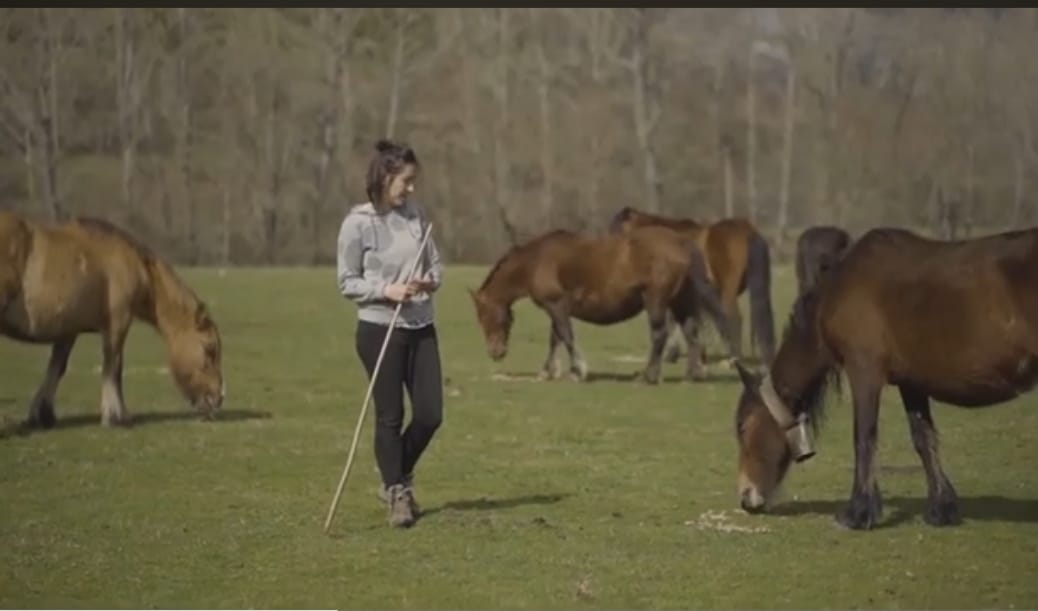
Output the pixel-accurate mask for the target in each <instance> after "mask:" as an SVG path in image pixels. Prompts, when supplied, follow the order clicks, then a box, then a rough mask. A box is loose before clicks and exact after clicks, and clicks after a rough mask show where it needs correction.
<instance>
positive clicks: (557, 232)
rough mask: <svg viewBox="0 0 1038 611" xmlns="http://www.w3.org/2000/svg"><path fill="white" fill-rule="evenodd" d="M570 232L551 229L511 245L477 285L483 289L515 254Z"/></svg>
mask: <svg viewBox="0 0 1038 611" xmlns="http://www.w3.org/2000/svg"><path fill="white" fill-rule="evenodd" d="M570 233H572V232H571V231H569V230H567V229H553V230H552V231H549V232H547V233H545V234H542V235H539V236H537V237H535V238H533V239H532V240H530V241H528V242H525V243H522V244H514V245H512V246H511V247H510V248H509V249H508V250H506V251H505V253H504V254H503V255H501V256H500V257H498V259H497V261H495V262H494V265H493V266H492V267H491V268H490V271H489V272H487V275H486V277H485V278H483V283H482V284H480V285H479V290H481V291H482V290H483V289H485V288H486V287H487V285H489V284H490V281H491V280H493V279H494V276H496V275H497V273H498V272H499V271H501V268H502V267H503V266H504V264H505V263H507V262H508V261H510V260H511V259H512V258H513V257H515V256H516V255H519V254H522V253H524V252H526V251H529V250H530V249H532V248H535V247H537V246H539V245H540V244H541V243H542V242H544V241H546V240H549V239H551V238H553V237H555V236H558V235H565V234H570Z"/></svg>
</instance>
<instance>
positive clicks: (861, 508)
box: [836, 501, 879, 530]
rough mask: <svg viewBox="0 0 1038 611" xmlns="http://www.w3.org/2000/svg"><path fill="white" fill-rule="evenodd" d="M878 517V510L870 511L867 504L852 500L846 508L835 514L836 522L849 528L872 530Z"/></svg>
mask: <svg viewBox="0 0 1038 611" xmlns="http://www.w3.org/2000/svg"><path fill="white" fill-rule="evenodd" d="M878 517H879V516H878V512H874V511H872V510H871V509H870V508H869V506H868V504H865V503H860V504H859V503H855V502H853V501H852V502H851V503H850V504H849V505H848V506H847V508H846V509H844V510H843V511H841V512H840V513H838V514H836V523H837V524H839V525H840V526H843V527H844V528H847V529H849V530H872V527H873V526H875V525H876V521H877V518H878Z"/></svg>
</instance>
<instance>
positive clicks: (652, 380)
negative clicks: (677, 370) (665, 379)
mask: <svg viewBox="0 0 1038 611" xmlns="http://www.w3.org/2000/svg"><path fill="white" fill-rule="evenodd" d="M641 379H642V382H644V383H645V384H650V385H656V384H659V383H660V374H658V373H656V374H652V373H642V375H641Z"/></svg>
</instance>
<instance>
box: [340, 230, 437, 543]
mask: <svg viewBox="0 0 1038 611" xmlns="http://www.w3.org/2000/svg"><path fill="white" fill-rule="evenodd" d="M430 235H432V223H429V225H427V226H426V228H425V235H424V236H422V241H421V243H420V244H419V245H418V256H416V257H415V260H414V262H413V263H412V264H411V270H410V271H409V272H408V273H407V280H406V282H411V279H412V277H413V276H414V273H415V270H417V269H418V262H419V261H421V260H422V253H423V252H425V242H426V241H427V240H428V239H429V236H430ZM403 305H404V302H403V301H400V302H398V303H397V304H396V309H395V310H393V318H392V319H391V320H390V322H389V328H388V329H387V330H386V336H385V338H384V339H383V340H382V350H380V351H379V353H378V360H377V361H376V362H375V369H374V370H373V371H372V372H371V381H370V382H369V383H368V392H367V394H366V395H365V396H364V404H363V405H362V406H361V408H360V417H358V418H357V426H356V427H354V429H353V443H352V444H351V445H350V453H349V456H348V457H347V459H346V467H345V468H344V469H343V471H342V477H341V478H339V487H338V489H336V491H335V498H333V499H332V506H331V507H330V508H329V509H328V517H327V518H326V519H325V521H324V532H325V533H327V532H328V529H329V528H330V527H331V525H332V519H333V518H334V517H335V510H336V508H338V506H339V498H340V497H341V496H342V489H343V488H344V487H345V486H346V478H347V477H349V475H350V467H352V466H353V457H354V455H356V453H357V441H358V440H359V439H360V431H361V428H362V427H363V425H364V415H365V414H366V413H367V411H368V403H369V402H370V401H371V392H372V390H373V389H374V388H375V379H376V378H377V377H378V372H379V369H381V367H382V358H383V357H384V356H385V355H386V348H387V347H388V346H389V336H390V335H391V334H392V333H393V327H394V326H395V325H396V319H397V317H398V316H399V315H400V308H401V307H402V306H403Z"/></svg>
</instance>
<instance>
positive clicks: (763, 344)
mask: <svg viewBox="0 0 1038 611" xmlns="http://www.w3.org/2000/svg"><path fill="white" fill-rule="evenodd" d="M653 226H662V227H669V228H671V229H673V230H675V231H677V232H678V233H680V234H681V235H682V236H683V237H684V238H685V239H686V240H687V242H688V243H689V244H690V245H694V246H696V247H698V248H699V249H700V251H701V252H702V253H703V256H705V257H706V263H707V278H708V279H709V282H710V284H711V285H712V286H713V287H715V289H716V291H717V292H718V293H719V294H720V299H721V305H722V311H721V312H720V313H718V314H720V315H714V316H713V317H714V322H715V324H716V326H717V330H718V331H719V332H720V333H721V337H722V338H723V339H724V341H725V342H726V343H727V345H728V351H729V354H730V356H731V357H733V358H736V359H738V358H740V357H741V356H742V315H741V313H740V312H739V303H738V298H739V295H741V294H742V293H743V292H744V291H745V290H746V289H747V288H749V292H750V339H751V343H752V344H753V345H755V346H756V347H757V350H758V355H759V356H760V357H762V358H763V359H764V361H765V362H770V361H771V359H772V357H773V355H774V354H775V321H774V316H773V314H772V309H771V251H770V248H769V247H768V242H767V240H765V239H764V236H762V235H761V234H760V232H759V231H757V229H756V228H755V227H754V226H753V224H752V223H750V222H749V221H748V220H746V219H742V218H731V219H722V220H720V221H718V222H716V223H709V224H703V223H699V222H697V221H694V220H692V219H678V218H672V217H666V216H659V215H655V214H649V213H646V212H641V211H638V210H635V209H634V208H631V207H629V206H625V207H623V208H621V209H620V211H619V212H617V213H616V215H614V216H613V219H612V221H611V222H610V224H609V231H610V233H624V232H626V231H629V230H630V229H631V228H634V227H653ZM711 314H713V312H711Z"/></svg>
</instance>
